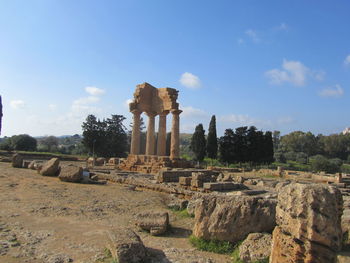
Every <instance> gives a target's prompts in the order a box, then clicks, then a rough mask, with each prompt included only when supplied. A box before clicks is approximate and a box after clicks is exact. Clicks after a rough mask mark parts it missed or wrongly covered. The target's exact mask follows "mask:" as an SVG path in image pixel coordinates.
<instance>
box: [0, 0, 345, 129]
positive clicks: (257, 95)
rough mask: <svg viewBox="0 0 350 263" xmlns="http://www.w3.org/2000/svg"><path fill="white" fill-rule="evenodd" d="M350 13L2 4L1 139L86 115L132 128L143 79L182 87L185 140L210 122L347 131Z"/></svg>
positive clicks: (293, 4) (305, 5) (197, 5)
mask: <svg viewBox="0 0 350 263" xmlns="http://www.w3.org/2000/svg"><path fill="white" fill-rule="evenodd" d="M349 10H350V2H349V1H345V0H343V1H322V0H317V1H316V0H314V1H312V0H310V1H304V0H303V1H302V0H295V1H292V0H290V1H280V0H279V1H258V0H256V1H248V0H242V1H203V0H202V1H188V0H186V1H183V0H177V1H166V0H147V1H133V0H128V1H117V0H114V1H107V0H104V1H88V0H84V1H79V0H74V1H71V0H57V1H53V0H42V1H35V0H32V1H25V0H22V1H17V0H0V33H1V34H0V95H2V99H3V104H4V110H3V111H4V117H3V130H2V134H1V135H2V136H11V135H14V134H21V133H27V134H30V135H34V136H40V135H63V134H75V133H79V134H80V133H81V132H82V131H81V123H82V121H83V120H84V119H85V118H86V116H87V114H89V113H92V114H95V115H96V116H98V117H99V118H104V117H109V116H110V115H111V114H122V115H124V116H125V117H127V121H126V122H125V124H126V126H128V123H129V121H130V120H131V114H130V113H129V112H128V107H127V101H128V100H129V99H130V98H132V96H133V92H134V89H135V86H136V85H137V84H139V83H142V82H148V83H150V84H152V85H153V86H155V87H158V88H160V87H172V88H176V89H178V90H179V91H180V93H179V102H180V108H182V109H183V113H182V114H181V115H180V117H181V126H180V129H181V131H182V132H193V130H194V127H195V126H196V125H197V124H198V123H203V125H204V127H205V129H207V128H208V124H209V121H210V117H211V115H213V114H215V115H216V117H217V127H218V133H219V135H221V134H222V133H223V131H224V129H225V128H236V127H239V126H242V125H255V126H256V127H257V128H258V129H262V130H280V131H281V132H282V134H286V133H288V132H291V131H294V130H303V131H311V132H313V133H315V134H318V133H323V134H330V133H338V132H341V131H342V130H343V129H344V128H345V127H348V126H350V121H349V119H348V117H347V113H348V112H349V111H350V103H349V84H350V35H349V25H350V15H349ZM146 119H147V118H146V117H145V120H146ZM170 123H171V120H170V116H168V124H169V125H168V126H169V127H168V128H170Z"/></svg>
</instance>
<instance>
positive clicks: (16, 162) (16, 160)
mask: <svg viewBox="0 0 350 263" xmlns="http://www.w3.org/2000/svg"><path fill="white" fill-rule="evenodd" d="M22 165H23V156H22V155H20V154H19V153H16V154H14V155H13V156H12V167H15V168H22Z"/></svg>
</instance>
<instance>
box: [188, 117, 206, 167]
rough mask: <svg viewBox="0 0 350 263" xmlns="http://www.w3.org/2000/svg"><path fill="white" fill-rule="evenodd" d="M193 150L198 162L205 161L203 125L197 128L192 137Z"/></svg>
mask: <svg viewBox="0 0 350 263" xmlns="http://www.w3.org/2000/svg"><path fill="white" fill-rule="evenodd" d="M191 150H192V152H193V153H194V155H195V159H196V160H197V161H199V162H201V161H203V159H204V157H205V152H206V141H205V131H204V129H203V125H202V124H201V123H200V124H198V125H197V126H196V129H195V131H194V133H193V135H192V139H191Z"/></svg>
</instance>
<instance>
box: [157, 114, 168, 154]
mask: <svg viewBox="0 0 350 263" xmlns="http://www.w3.org/2000/svg"><path fill="white" fill-rule="evenodd" d="M168 113H169V111H164V112H162V113H161V114H159V127H158V141H157V155H158V156H165V154H166V116H167V115H168Z"/></svg>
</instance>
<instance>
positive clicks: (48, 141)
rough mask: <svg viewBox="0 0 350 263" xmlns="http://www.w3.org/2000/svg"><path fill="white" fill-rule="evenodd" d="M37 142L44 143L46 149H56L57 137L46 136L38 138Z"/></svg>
mask: <svg viewBox="0 0 350 263" xmlns="http://www.w3.org/2000/svg"><path fill="white" fill-rule="evenodd" d="M39 144H41V145H44V146H45V147H46V149H47V151H49V152H51V151H52V150H53V149H56V150H57V146H58V138H57V137H55V136H46V137H44V138H42V139H40V141H39Z"/></svg>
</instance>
